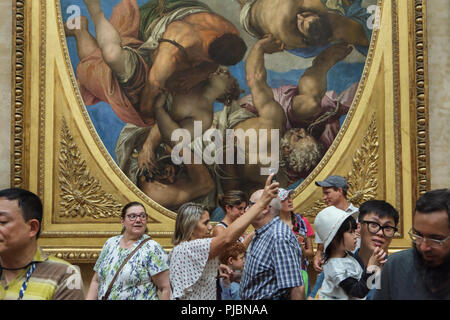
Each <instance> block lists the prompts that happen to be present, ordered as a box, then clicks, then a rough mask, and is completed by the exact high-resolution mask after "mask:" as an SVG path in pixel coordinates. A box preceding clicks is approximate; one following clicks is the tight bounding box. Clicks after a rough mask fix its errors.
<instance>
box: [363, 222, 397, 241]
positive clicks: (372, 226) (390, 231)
mask: <svg viewBox="0 0 450 320" xmlns="http://www.w3.org/2000/svg"><path fill="white" fill-rule="evenodd" d="M361 222H362V223H365V224H367V229H368V230H369V232H370V233H373V234H376V233H378V231H380V229H381V230H383V234H384V236H385V237H387V238H392V237H393V236H394V234H395V233H396V232H397V230H398V229H397V228H396V227H392V226H382V225H380V224H379V223H377V222H375V221H365V220H363V221H361Z"/></svg>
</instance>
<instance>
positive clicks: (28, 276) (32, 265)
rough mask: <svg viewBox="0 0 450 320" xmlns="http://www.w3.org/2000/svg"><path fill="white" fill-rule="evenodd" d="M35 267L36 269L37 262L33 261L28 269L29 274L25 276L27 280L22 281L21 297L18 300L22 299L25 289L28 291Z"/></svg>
mask: <svg viewBox="0 0 450 320" xmlns="http://www.w3.org/2000/svg"><path fill="white" fill-rule="evenodd" d="M34 269H36V263H32V264H31V266H30V268H29V269H28V271H27V275H26V276H25V281H24V282H23V283H22V288H20V292H19V297H18V298H17V300H22V298H23V295H24V294H25V291H27V287H28V281H30V278H31V274H32V273H33V271H34Z"/></svg>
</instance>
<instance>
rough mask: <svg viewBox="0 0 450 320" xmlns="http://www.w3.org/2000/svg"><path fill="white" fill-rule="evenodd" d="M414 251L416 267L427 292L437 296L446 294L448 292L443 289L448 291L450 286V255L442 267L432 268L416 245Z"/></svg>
mask: <svg viewBox="0 0 450 320" xmlns="http://www.w3.org/2000/svg"><path fill="white" fill-rule="evenodd" d="M413 249H414V250H413V252H414V265H415V267H416V270H417V272H418V274H419V277H420V279H422V281H423V283H424V285H425V287H426V288H427V290H429V291H430V292H431V293H432V294H433V295H437V296H438V295H440V294H445V291H447V290H442V289H446V288H448V287H449V285H450V255H447V257H446V258H445V259H444V262H443V263H442V264H441V265H439V266H430V265H428V264H427V263H426V261H425V260H424V259H423V257H422V255H421V254H420V252H419V250H417V248H416V246H415V245H413Z"/></svg>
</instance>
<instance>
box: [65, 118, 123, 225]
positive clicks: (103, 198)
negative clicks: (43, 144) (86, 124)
mask: <svg viewBox="0 0 450 320" xmlns="http://www.w3.org/2000/svg"><path fill="white" fill-rule="evenodd" d="M59 169H60V173H59V184H60V186H61V202H60V205H61V210H60V212H59V216H60V217H77V216H79V217H86V216H88V217H93V218H95V219H99V218H110V217H120V214H121V207H122V205H121V204H120V203H119V202H118V201H117V200H116V199H114V197H113V196H112V195H111V194H107V193H105V192H104V191H103V190H102V188H101V185H100V182H99V181H98V180H97V179H95V178H94V177H92V176H91V174H90V171H89V170H88V169H87V165H86V161H85V160H83V159H82V157H81V153H80V150H79V149H78V147H77V146H76V144H75V143H74V141H73V137H72V135H71V133H70V130H69V127H68V126H67V123H66V120H65V119H64V118H63V121H62V129H61V150H60V154H59Z"/></svg>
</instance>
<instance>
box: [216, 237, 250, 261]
mask: <svg viewBox="0 0 450 320" xmlns="http://www.w3.org/2000/svg"><path fill="white" fill-rule="evenodd" d="M245 252H246V248H245V245H244V244H243V243H242V242H240V241H236V242H235V243H234V244H232V245H231V246H229V247H227V248H226V249H225V251H223V252H222V253H221V254H220V255H219V261H220V263H222V264H228V259H229V258H230V257H231V258H233V259H237V257H238V256H239V255H240V254H242V253H245Z"/></svg>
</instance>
